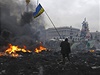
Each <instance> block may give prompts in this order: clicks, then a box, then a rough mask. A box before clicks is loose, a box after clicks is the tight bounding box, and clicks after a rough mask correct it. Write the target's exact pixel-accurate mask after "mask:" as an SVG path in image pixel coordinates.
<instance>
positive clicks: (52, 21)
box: [37, 0, 61, 39]
mask: <svg viewBox="0 0 100 75" xmlns="http://www.w3.org/2000/svg"><path fill="white" fill-rule="evenodd" d="M38 3H39V0H37V6H38ZM44 12H45V14H46V15H47V17H48V18H49V20H50V22H51V23H52V25H53V26H54V28H55V30H56V32H57V33H58V35H59V37H60V39H61V35H60V33H59V32H58V30H57V28H56V26H55V24H54V23H53V21H52V20H51V18H50V16H49V15H48V14H47V12H46V11H44Z"/></svg>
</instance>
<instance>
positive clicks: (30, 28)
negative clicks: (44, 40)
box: [0, 0, 45, 44]
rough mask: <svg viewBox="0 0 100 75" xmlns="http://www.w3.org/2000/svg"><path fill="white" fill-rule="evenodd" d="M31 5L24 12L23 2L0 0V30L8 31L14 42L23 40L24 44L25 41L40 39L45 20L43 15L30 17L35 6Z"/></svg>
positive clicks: (21, 42)
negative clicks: (27, 10)
mask: <svg viewBox="0 0 100 75" xmlns="http://www.w3.org/2000/svg"><path fill="white" fill-rule="evenodd" d="M33 5H34V6H33ZM33 5H32V4H30V5H29V12H26V6H25V2H21V3H20V1H17V0H0V27H1V29H0V30H1V32H3V31H5V30H6V31H8V32H10V34H11V37H13V39H14V43H16V42H17V44H23V41H24V44H25V41H26V42H29V41H30V40H31V42H32V41H40V39H41V37H42V36H40V34H41V32H42V31H44V30H45V27H44V23H45V22H44V20H43V16H40V17H38V18H36V19H34V18H33V17H32V13H33V11H35V8H36V6H35V4H33ZM11 39H12V38H11ZM24 39H25V40H24ZM18 41H20V43H19V42H18Z"/></svg>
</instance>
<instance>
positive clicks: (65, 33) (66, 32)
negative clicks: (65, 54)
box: [46, 26, 80, 40]
mask: <svg viewBox="0 0 100 75" xmlns="http://www.w3.org/2000/svg"><path fill="white" fill-rule="evenodd" d="M57 30H58V32H59V34H60V36H61V38H60V36H59V35H58V33H57V31H56V29H55V28H48V29H47V30H46V40H50V39H65V38H68V39H72V40H73V39H74V40H79V38H77V39H75V38H76V36H78V33H79V32H80V29H77V28H73V27H72V26H70V27H59V28H57Z"/></svg>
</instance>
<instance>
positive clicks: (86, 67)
mask: <svg viewBox="0 0 100 75" xmlns="http://www.w3.org/2000/svg"><path fill="white" fill-rule="evenodd" d="M22 56H23V57H17V58H14V57H8V56H1V57H0V75H99V74H100V68H99V67H100V58H99V57H95V56H94V54H93V53H90V52H87V53H80V52H79V53H77V54H71V55H70V58H71V62H68V61H67V59H66V64H65V65H64V64H62V63H61V54H60V52H52V51H43V52H41V53H38V54H37V53H34V52H33V53H23V54H22ZM95 66H96V67H95ZM98 66H99V67H98Z"/></svg>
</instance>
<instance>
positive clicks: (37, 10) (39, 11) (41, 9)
mask: <svg viewBox="0 0 100 75" xmlns="http://www.w3.org/2000/svg"><path fill="white" fill-rule="evenodd" d="M43 12H44V9H43V7H42V6H41V4H39V5H38V6H37V8H36V11H35V12H34V13H33V16H34V18H36V17H38V16H39V15H41V14H42V13H43Z"/></svg>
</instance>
